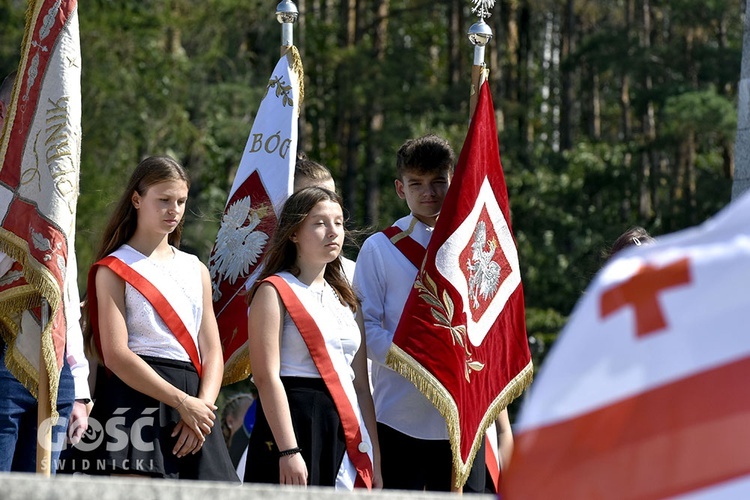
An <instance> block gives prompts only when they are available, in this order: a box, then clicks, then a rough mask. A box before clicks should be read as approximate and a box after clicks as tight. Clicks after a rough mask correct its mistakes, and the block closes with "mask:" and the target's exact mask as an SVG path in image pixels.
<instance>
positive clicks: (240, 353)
mask: <svg viewBox="0 0 750 500" xmlns="http://www.w3.org/2000/svg"><path fill="white" fill-rule="evenodd" d="M251 374H252V369H251V367H250V353H249V352H248V350H247V342H245V343H244V344H242V347H240V348H239V349H237V350H236V351H234V354H232V356H231V357H230V358H229V359H228V360H227V362H226V363H225V364H224V377H223V378H222V380H221V385H229V384H234V383H235V382H239V381H241V380H245V379H246V378H247V377H249V376H250V375H251Z"/></svg>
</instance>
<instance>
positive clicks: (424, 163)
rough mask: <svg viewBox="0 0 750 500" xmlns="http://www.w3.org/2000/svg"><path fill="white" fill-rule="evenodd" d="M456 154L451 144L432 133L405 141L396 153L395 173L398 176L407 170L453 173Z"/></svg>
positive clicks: (421, 172)
mask: <svg viewBox="0 0 750 500" xmlns="http://www.w3.org/2000/svg"><path fill="white" fill-rule="evenodd" d="M455 162H456V155H455V154H454V153H453V148H451V145H450V144H449V143H448V141H446V140H445V139H443V138H442V137H439V136H437V135H434V134H428V135H425V136H422V137H418V138H416V139H409V140H408V141H406V142H405V143H404V144H403V145H402V146H401V147H400V148H399V150H398V153H396V174H397V175H398V177H399V178H401V177H403V176H404V174H405V173H407V172H415V173H420V174H424V173H433V172H446V173H450V174H452V173H453V166H454V164H455Z"/></svg>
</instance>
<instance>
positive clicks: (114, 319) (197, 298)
mask: <svg viewBox="0 0 750 500" xmlns="http://www.w3.org/2000/svg"><path fill="white" fill-rule="evenodd" d="M188 189H189V180H188V177H187V172H186V171H185V170H184V168H183V167H182V166H181V165H179V164H178V163H177V162H176V161H175V160H173V159H172V158H169V157H150V158H146V159H145V160H143V161H142V162H141V163H140V164H139V165H138V167H136V169H135V171H134V172H133V174H132V175H131V177H130V180H129V182H128V185H127V187H126V188H125V191H124V192H123V194H122V196H121V198H120V200H119V202H118V204H117V206H116V208H115V211H114V214H113V215H112V217H111V218H110V221H109V224H108V225H107V228H106V229H105V231H104V236H103V239H102V244H101V246H100V248H99V251H98V254H97V261H96V263H95V264H94V266H93V267H92V269H91V272H90V273H89V287H88V304H87V307H86V308H85V311H86V317H87V319H88V321H87V328H86V335H87V338H88V339H89V345H90V347H91V349H90V352H91V353H92V354H94V353H95V355H96V356H97V357H98V358H99V361H100V363H101V365H102V366H101V368H100V369H99V371H98V375H97V380H96V389H95V391H94V398H95V401H94V408H93V410H92V413H91V416H92V420H94V421H96V422H98V423H99V425H100V426H101V429H99V430H100V431H101V432H102V435H101V436H96V435H94V436H93V437H94V438H98V439H99V440H96V439H94V440H93V442H92V441H88V442H87V441H86V440H85V439H84V440H82V441H81V443H79V444H78V445H77V449H76V450H75V452H74V455H73V457H74V458H73V459H72V460H71V463H72V464H73V467H72V468H73V470H74V471H75V470H80V471H81V472H85V473H89V474H92V473H93V474H121V475H138V476H147V477H162V478H174V479H201V480H220V481H239V478H238V477H237V474H236V473H235V471H234V467H233V466H232V462H231V459H230V458H229V453H228V450H227V448H226V446H225V444H224V440H223V438H222V435H221V432H220V431H219V432H214V421H215V419H216V415H215V411H216V409H217V407H216V405H215V404H214V403H215V401H216V397H217V396H218V394H219V389H220V387H221V379H222V375H223V366H224V365H223V358H222V353H221V344H220V343H219V332H218V327H217V325H216V318H215V316H214V313H213V305H212V302H211V281H210V277H209V274H208V269H207V268H206V266H205V265H204V264H202V263H201V262H200V261H199V260H198V259H197V258H196V257H195V256H193V255H190V254H187V253H185V252H182V251H180V250H178V248H177V247H179V244H180V236H181V232H182V223H183V216H184V214H185V205H186V202H187V196H188ZM91 344H94V346H91ZM95 431H96V429H95ZM94 434H96V433H94Z"/></svg>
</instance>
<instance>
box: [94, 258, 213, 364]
mask: <svg viewBox="0 0 750 500" xmlns="http://www.w3.org/2000/svg"><path fill="white" fill-rule="evenodd" d="M98 266H104V267H108V268H109V269H111V270H112V271H113V272H114V273H115V274H117V275H118V276H119V277H120V278H122V279H124V280H125V281H126V282H128V283H130V285H131V286H132V287H133V288H135V289H136V290H138V291H139V292H140V293H141V295H143V296H144V297H146V300H148V301H149V302H150V303H151V305H152V306H153V307H154V310H155V311H156V313H157V314H158V315H159V317H160V318H161V319H162V321H164V323H165V324H166V325H167V328H169V330H170V331H171V332H172V334H174V336H175V338H176V339H177V341H178V342H179V343H180V345H181V346H182V347H183V348H184V349H185V351H187V353H188V356H190V361H192V363H193V366H195V370H196V371H197V372H198V376H199V377H200V376H201V361H200V356H199V355H198V348H197V347H196V346H195V342H194V341H193V338H192V337H191V336H190V332H188V330H187V327H185V323H183V322H182V319H180V315H179V314H177V311H175V310H174V308H173V307H172V304H170V303H169V301H168V300H167V299H166V297H164V295H162V293H161V292H160V291H159V289H158V288H156V287H155V286H154V285H153V284H152V283H151V282H150V281H149V280H147V279H146V278H144V277H143V276H142V275H141V274H139V273H138V272H137V271H136V270H135V269H133V268H132V267H130V266H129V265H127V264H126V263H124V262H123V261H121V260H120V259H118V258H117V257H113V256H109V257H105V258H103V259H102V260H100V261H99V262H96V263H95V264H94V265H93V266H91V270H90V271H89V278H88V290H89V301H90V306H89V309H90V311H89V315H90V317H91V327H92V329H93V331H94V340H95V341H96V348H97V349H98V350H99V355H100V356H101V358H102V362H103V363H104V364H105V366H106V360H105V359H104V356H103V354H102V343H101V338H100V335H99V310H98V308H97V299H96V270H97V267H98Z"/></svg>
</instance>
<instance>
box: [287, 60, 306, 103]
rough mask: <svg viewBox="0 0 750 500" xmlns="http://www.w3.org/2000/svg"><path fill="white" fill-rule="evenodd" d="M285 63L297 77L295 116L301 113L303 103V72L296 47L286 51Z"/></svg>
mask: <svg viewBox="0 0 750 500" xmlns="http://www.w3.org/2000/svg"><path fill="white" fill-rule="evenodd" d="M286 58H287V62H288V63H289V70H290V71H291V72H293V73H294V74H295V75H297V82H298V85H299V92H298V95H297V101H298V103H297V116H299V113H300V112H301V111H302V103H303V102H305V70H304V68H303V67H302V58H301V57H300V56H299V51H298V50H297V47H296V46H294V45H292V46H291V47H289V49H288V50H287V51H286Z"/></svg>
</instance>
